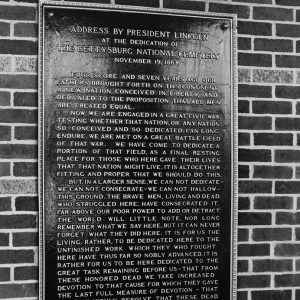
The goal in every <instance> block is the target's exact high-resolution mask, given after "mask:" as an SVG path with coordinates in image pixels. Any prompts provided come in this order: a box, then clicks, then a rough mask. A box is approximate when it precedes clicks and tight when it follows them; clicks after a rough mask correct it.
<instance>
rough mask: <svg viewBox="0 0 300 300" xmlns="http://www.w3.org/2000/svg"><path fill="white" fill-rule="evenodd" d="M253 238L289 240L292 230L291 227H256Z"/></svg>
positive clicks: (255, 239) (259, 240) (260, 239)
mask: <svg viewBox="0 0 300 300" xmlns="http://www.w3.org/2000/svg"><path fill="white" fill-rule="evenodd" d="M252 238H253V240H254V241H256V242H264V241H289V240H291V238H292V231H291V229H290V228H254V229H253V236H252Z"/></svg>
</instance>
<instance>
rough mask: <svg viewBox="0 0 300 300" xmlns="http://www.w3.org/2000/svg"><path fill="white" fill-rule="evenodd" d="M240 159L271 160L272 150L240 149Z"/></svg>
mask: <svg viewBox="0 0 300 300" xmlns="http://www.w3.org/2000/svg"><path fill="white" fill-rule="evenodd" d="M239 161H249V162H250V161H253V162H254V161H260V162H268V161H271V151H270V150H264V149H257V150H252V149H239Z"/></svg>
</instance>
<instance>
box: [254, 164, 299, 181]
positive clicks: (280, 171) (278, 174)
mask: <svg viewBox="0 0 300 300" xmlns="http://www.w3.org/2000/svg"><path fill="white" fill-rule="evenodd" d="M292 176H293V169H292V168H291V167H283V166H255V167H254V175H253V177H254V178H267V179H268V178H269V179H276V178H279V179H288V178H292Z"/></svg>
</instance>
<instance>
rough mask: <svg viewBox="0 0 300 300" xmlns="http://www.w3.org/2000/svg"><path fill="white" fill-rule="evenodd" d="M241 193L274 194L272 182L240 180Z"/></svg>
mask: <svg viewBox="0 0 300 300" xmlns="http://www.w3.org/2000/svg"><path fill="white" fill-rule="evenodd" d="M238 187H239V189H238V190H239V193H242V194H260V193H261V194H268V193H271V192H272V182H271V181H258V180H252V181H251V180H240V181H239V184H238Z"/></svg>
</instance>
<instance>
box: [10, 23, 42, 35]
mask: <svg viewBox="0 0 300 300" xmlns="http://www.w3.org/2000/svg"><path fill="white" fill-rule="evenodd" d="M37 33H38V26H37V24H35V23H17V24H15V26H14V35H15V36H17V37H37Z"/></svg>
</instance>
